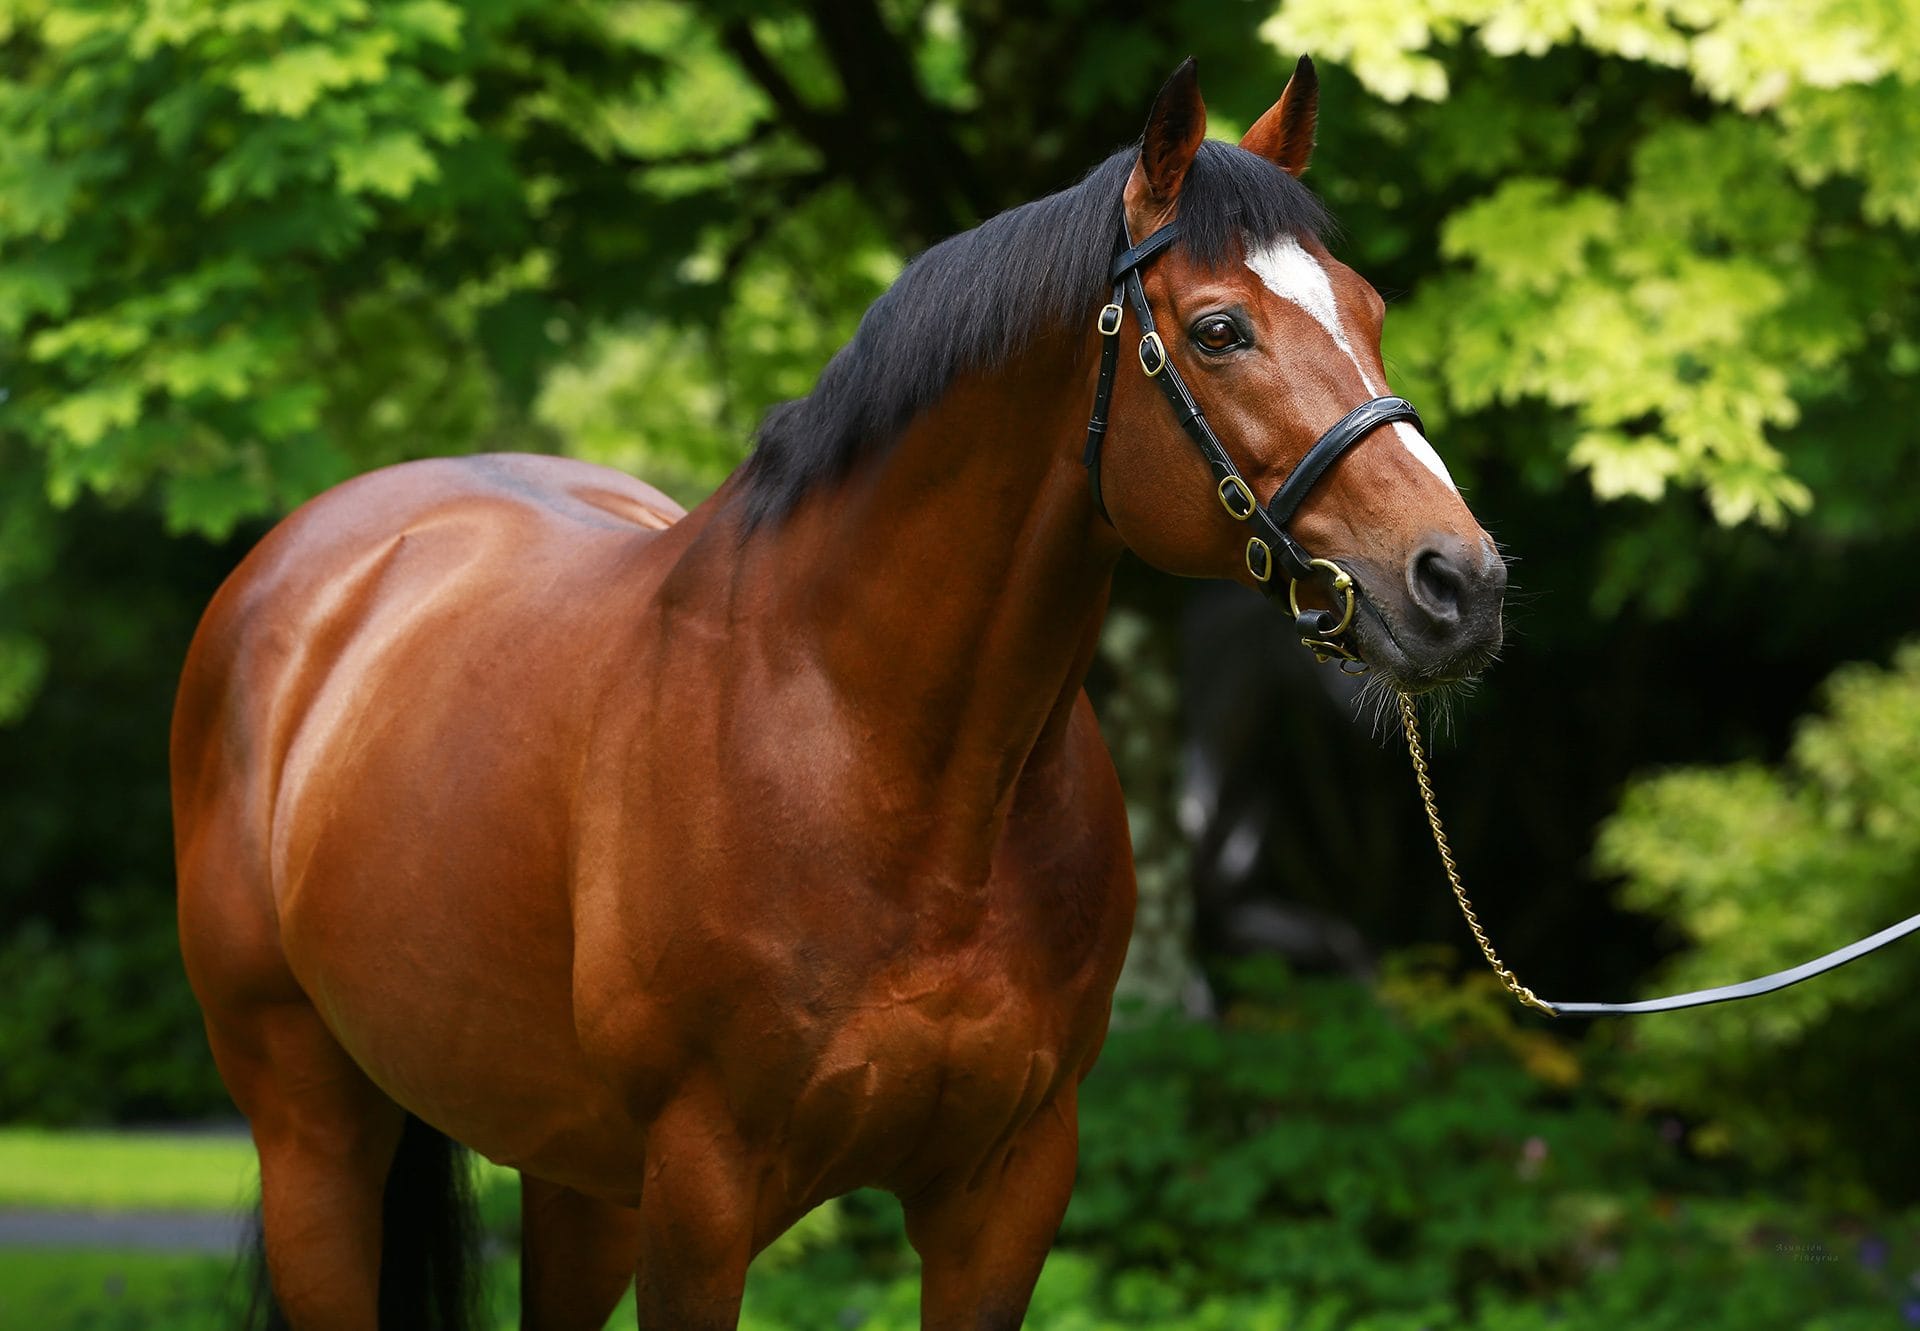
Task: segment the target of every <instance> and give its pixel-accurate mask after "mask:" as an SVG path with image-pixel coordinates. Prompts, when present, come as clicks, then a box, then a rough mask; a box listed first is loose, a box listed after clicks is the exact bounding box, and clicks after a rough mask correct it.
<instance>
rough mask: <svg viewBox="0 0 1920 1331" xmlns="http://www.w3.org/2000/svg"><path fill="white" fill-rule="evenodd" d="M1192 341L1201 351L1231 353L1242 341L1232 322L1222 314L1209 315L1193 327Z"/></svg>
mask: <svg viewBox="0 0 1920 1331" xmlns="http://www.w3.org/2000/svg"><path fill="white" fill-rule="evenodd" d="M1193 340H1194V342H1195V344H1196V345H1198V346H1199V347H1200V348H1201V350H1203V351H1231V350H1233V349H1234V348H1235V347H1237V346H1239V345H1240V343H1241V340H1242V339H1241V337H1240V330H1239V329H1238V328H1236V327H1235V326H1234V322H1233V320H1231V319H1229V318H1227V317H1226V316H1225V315H1224V314H1210V315H1208V316H1207V317H1206V318H1204V319H1202V320H1201V321H1200V322H1199V323H1197V324H1195V325H1194V326H1193Z"/></svg>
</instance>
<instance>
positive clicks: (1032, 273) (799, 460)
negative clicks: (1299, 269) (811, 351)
mask: <svg viewBox="0 0 1920 1331" xmlns="http://www.w3.org/2000/svg"><path fill="white" fill-rule="evenodd" d="M1138 152H1139V149H1138V147H1137V146H1136V147H1129V148H1124V149H1122V150H1121V151H1119V152H1117V153H1115V154H1114V155H1113V156H1112V157H1109V158H1108V159H1107V160H1106V161H1104V162H1102V163H1101V164H1100V165H1099V166H1096V167H1095V168H1094V169H1093V170H1092V171H1090V172H1088V173H1087V175H1086V176H1085V178H1083V179H1082V180H1081V181H1080V183H1079V184H1077V185H1073V186H1071V187H1069V188H1067V189H1064V190H1061V191H1060V192H1059V193H1058V194H1051V195H1048V196H1047V197H1046V198H1044V199H1038V200H1035V201H1034V202H1032V203H1027V204H1022V205H1021V206H1020V207H1018V208H1011V209H1009V210H1008V211H1006V212H1004V213H1001V214H1000V215H999V216H997V217H994V218H991V219H989V220H988V221H986V222H984V223H982V224H981V225H980V226H977V227H975V228H974V229H973V230H971V231H965V232H962V233H961V234H959V235H957V236H952V237H949V238H948V239H946V240H943V241H941V242H940V243H939V244H937V245H935V246H933V247H932V248H931V249H928V250H927V251H926V252H925V253H923V254H921V255H920V256H919V257H918V258H916V259H914V260H913V262H911V263H909V264H908V265H907V267H906V270H905V271H904V272H902V273H901V274H900V277H899V280H897V281H896V282H894V284H893V286H892V287H891V288H889V289H888V290H887V291H886V292H885V294H883V295H882V296H881V297H880V298H879V299H878V300H876V301H874V302H873V304H872V305H871V306H870V307H869V308H868V310H867V312H866V314H865V316H863V317H862V318H861V320H860V327H859V329H858V330H857V331H856V332H855V333H854V335H853V341H851V342H849V343H848V344H847V345H846V346H844V347H842V348H841V349H840V350H839V351H838V352H836V353H835V355H834V357H833V359H832V360H830V361H828V362H827V367H826V369H825V370H823V371H821V374H820V381H819V382H818V383H816V384H815V385H814V388H813V391H812V392H811V393H809V394H807V396H805V397H803V398H795V399H794V400H793V401H791V402H782V403H780V404H779V405H777V406H775V407H774V408H772V409H771V410H770V411H768V412H767V414H766V417H765V419H763V420H762V421H761V423H760V429H759V431H758V433H757V435H756V438H755V447H754V451H753V455H752V456H751V457H750V458H748V460H747V463H746V466H745V468H744V469H743V471H742V476H743V478H744V484H745V494H746V503H747V523H748V526H749V527H751V526H754V525H757V524H758V523H761V522H764V521H769V520H775V521H777V520H778V519H779V518H781V517H783V516H784V515H785V514H786V513H788V512H789V511H790V510H791V509H792V508H793V506H794V505H795V504H796V503H798V502H799V500H800V499H801V497H802V496H803V495H805V494H806V493H807V492H808V491H809V490H811V489H812V488H813V487H814V486H816V485H819V484H823V483H829V482H832V481H836V480H838V479H840V478H841V477H842V476H844V475H845V474H846V473H847V471H848V470H849V469H850V468H851V467H852V466H853V464H854V463H855V462H856V461H857V460H858V459H860V458H861V457H863V456H866V455H867V454H869V453H874V452H878V451H880V450H882V449H884V448H886V447H887V446H888V445H890V444H891V443H892V442H893V440H894V439H895V437H896V436H898V435H899V433H900V431H901V430H903V429H904V428H905V427H906V425H907V424H908V422H910V421H911V420H912V419H913V418H914V417H915V416H916V415H918V414H919V413H920V412H922V411H924V410H926V409H927V408H928V407H930V406H932V405H933V404H934V403H935V402H936V401H938V400H939V399H940V397H941V395H942V394H944V393H945V392H946V391H947V387H948V385H950V384H951V383H952V382H953V380H954V378H955V376H957V375H959V374H962V373H964V372H967V371H972V370H992V369H994V368H995V367H997V366H1001V365H1005V364H1006V363H1007V362H1008V361H1010V360H1011V359H1013V358H1014V357H1015V356H1017V355H1019V354H1020V353H1021V352H1022V351H1023V350H1025V349H1026V347H1027V346H1028V345H1029V344H1030V343H1031V342H1032V340H1033V339H1034V338H1035V337H1036V336H1038V335H1040V334H1042V333H1046V332H1051V331H1053V330H1056V329H1061V328H1066V327H1070V326H1073V325H1075V324H1078V323H1081V322H1087V323H1090V322H1091V320H1092V316H1093V313H1094V311H1096V310H1097V309H1099V307H1100V306H1101V305H1103V304H1105V303H1106V300H1107V297H1108V296H1109V295H1110V294H1111V291H1112V287H1111V286H1110V285H1109V284H1108V282H1107V265H1108V263H1109V262H1110V261H1111V260H1112V258H1113V255H1114V252H1115V249H1116V248H1117V246H1116V241H1117V240H1118V237H1119V232H1120V196H1121V191H1122V190H1123V189H1124V188H1125V186H1126V183H1127V175H1128V173H1129V172H1130V171H1131V170H1132V169H1133V163H1134V159H1135V158H1136V156H1137V155H1138ZM1179 218H1180V240H1179V242H1178V244H1179V246H1180V247H1181V248H1182V249H1184V250H1185V251H1186V253H1187V254H1189V255H1190V256H1192V258H1193V259H1194V260H1195V261H1196V262H1198V263H1200V264H1202V265H1204V266H1208V267H1213V266H1217V265H1218V264H1220V263H1221V262H1223V261H1224V260H1225V259H1226V257H1227V256H1228V255H1229V254H1230V253H1232V252H1233V246H1234V243H1235V241H1236V240H1237V239H1238V238H1239V237H1240V235H1241V234H1243V233H1244V234H1245V235H1246V236H1247V237H1249V238H1250V239H1251V241H1252V242H1253V243H1256V244H1257V243H1259V242H1261V241H1265V240H1269V239H1272V238H1273V237H1276V236H1279V235H1282V234H1293V235H1302V234H1310V235H1316V236H1318V235H1323V234H1324V233H1325V232H1326V231H1327V230H1328V229H1329V228H1330V227H1331V225H1332V222H1331V219H1330V218H1329V217H1328V215H1327V211H1326V209H1325V207H1324V206H1323V205H1322V204H1321V203H1320V201H1319V200H1318V199H1316V198H1315V197H1314V196H1313V195H1312V194H1311V193H1309V192H1308V191H1307V189H1306V187H1305V186H1304V185H1302V184H1300V182H1299V181H1297V180H1295V179H1294V178H1293V177H1292V176H1290V175H1288V174H1287V173H1286V172H1284V171H1282V170H1281V169H1280V168H1279V167H1277V166H1275V165H1273V164H1272V163H1271V162H1269V161H1267V160H1266V159H1265V158H1262V157H1258V156H1256V155H1255V154H1253V153H1250V152H1246V151H1245V150H1243V149H1241V148H1238V147H1235V146H1233V145H1231V144H1226V143H1221V142H1217V141H1214V140H1209V141H1207V142H1205V143H1202V144H1201V145H1200V152H1199V155H1198V156H1197V157H1196V158H1195V159H1194V163H1193V167H1192V169H1191V170H1190V171H1189V172H1188V174H1187V179H1186V184H1185V185H1184V186H1183V187H1182V189H1181V191H1180V210H1179ZM1135 239H1139V237H1135Z"/></svg>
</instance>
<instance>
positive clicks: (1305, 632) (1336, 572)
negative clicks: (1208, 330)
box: [1080, 220, 1424, 670]
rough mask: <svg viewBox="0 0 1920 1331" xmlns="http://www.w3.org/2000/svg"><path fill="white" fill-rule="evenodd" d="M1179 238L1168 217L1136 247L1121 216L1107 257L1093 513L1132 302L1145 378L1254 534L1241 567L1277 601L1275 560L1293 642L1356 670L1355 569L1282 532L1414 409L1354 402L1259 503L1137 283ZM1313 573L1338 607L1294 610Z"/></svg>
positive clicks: (1099, 500) (1102, 508)
mask: <svg viewBox="0 0 1920 1331" xmlns="http://www.w3.org/2000/svg"><path fill="white" fill-rule="evenodd" d="M1179 238H1180V224H1179V223H1178V222H1169V223H1167V225H1165V226H1163V227H1161V228H1160V229H1159V230H1158V231H1155V232H1154V233H1153V234H1152V235H1150V236H1148V237H1147V238H1146V239H1145V240H1143V241H1141V242H1140V243H1139V244H1138V245H1136V244H1134V243H1133V237H1132V235H1131V234H1129V232H1128V231H1127V225H1126V222H1125V221H1124V220H1123V221H1122V222H1121V223H1120V252H1119V253H1118V254H1116V255H1115V256H1114V259H1113V264H1112V266H1111V267H1110V268H1109V269H1108V274H1107V275H1108V278H1109V279H1110V280H1111V281H1112V282H1113V299H1112V300H1111V301H1110V302H1108V304H1106V305H1105V306H1103V307H1102V308H1101V310H1100V315H1099V318H1098V319H1097V320H1096V321H1095V324H1094V326H1095V328H1096V329H1098V331H1099V333H1100V339H1101V345H1100V380H1099V384H1098V386H1097V387H1096V388H1095V389H1094V394H1093V412H1092V414H1091V415H1090V416H1089V417H1088V418H1087V445H1086V450H1085V452H1084V453H1083V454H1082V455H1081V459H1080V460H1081V462H1082V463H1084V464H1085V466H1086V468H1087V483H1088V484H1089V485H1090V486H1091V487H1092V489H1093V504H1094V507H1095V508H1096V509H1098V510H1099V513H1100V516H1101V517H1103V518H1106V519H1107V521H1108V523H1109V524H1111V523H1112V521H1113V519H1112V517H1111V516H1110V515H1109V514H1108V513H1107V504H1106V500H1105V499H1104V498H1103V497H1102V496H1101V493H1100V449H1101V445H1102V444H1103V443H1104V442H1105V440H1106V435H1107V411H1108V409H1109V407H1110V406H1111V405H1112V402H1113V376H1114V369H1115V367H1116V366H1117V365H1118V364H1119V361H1120V326H1121V324H1122V323H1124V322H1125V320H1126V309H1127V306H1131V307H1132V308H1133V314H1134V318H1135V319H1137V320H1138V321H1139V323H1140V368H1141V369H1142V370H1144V371H1145V372H1146V375H1147V377H1148V378H1149V379H1151V380H1153V381H1154V382H1155V383H1157V384H1159V385H1160V391H1161V392H1162V393H1163V394H1165V395H1166V399H1167V401H1168V403H1169V404H1171V405H1172V407H1173V414H1174V418H1175V419H1176V420H1177V421H1179V423H1180V428H1181V429H1182V430H1183V431H1185V432H1186V435H1187V438H1189V439H1191V440H1192V441H1193V444H1194V447H1195V448H1197V449H1199V450H1200V456H1201V458H1202V459H1203V460H1204V461H1205V462H1206V464H1207V466H1208V467H1209V468H1210V469H1211V470H1212V472H1213V478H1214V494H1215V496H1216V497H1217V498H1218V499H1219V500H1220V507H1222V508H1223V509H1225V510H1226V511H1227V515H1228V516H1229V517H1231V518H1232V519H1233V520H1234V521H1235V522H1245V523H1249V524H1251V525H1252V527H1253V534H1252V535H1250V536H1248V537H1247V548H1246V561H1247V572H1248V573H1250V574H1252V575H1253V580H1254V581H1255V582H1257V583H1259V584H1260V587H1261V589H1262V590H1263V591H1265V592H1266V593H1267V595H1268V596H1269V597H1275V598H1277V597H1278V596H1279V587H1278V586H1277V585H1276V584H1275V582H1274V579H1273V573H1274V567H1275V565H1276V563H1277V564H1278V566H1279V568H1280V570H1281V571H1282V572H1284V573H1285V574H1286V575H1287V603H1288V605H1289V607H1290V608H1291V610H1292V612H1293V622H1294V627H1295V628H1296V629H1297V630H1299V633H1300V641H1301V643H1302V644H1303V645H1305V646H1306V647H1308V648H1310V649H1311V650H1312V651H1313V653H1314V655H1315V656H1316V657H1318V658H1319V659H1320V660H1322V661H1326V660H1329V659H1332V658H1338V659H1339V660H1340V661H1341V662H1342V667H1341V668H1342V669H1345V668H1346V663H1348V662H1352V663H1355V664H1358V665H1359V666H1360V667H1361V669H1363V670H1364V669H1365V668H1366V664H1365V662H1363V661H1361V660H1360V658H1359V657H1358V656H1356V655H1355V654H1354V653H1353V650H1352V649H1351V648H1350V647H1348V646H1347V645H1346V644H1345V643H1344V642H1342V641H1341V640H1340V639H1341V636H1342V635H1343V634H1344V633H1345V632H1346V631H1347V629H1348V628H1350V627H1351V626H1352V624H1353V612H1354V604H1355V588H1354V581H1353V575H1352V574H1350V573H1348V572H1347V571H1346V570H1345V569H1343V568H1341V567H1340V566H1339V565H1338V564H1336V563H1334V562H1333V561H1332V560H1330V559H1316V558H1314V556H1313V555H1311V554H1309V553H1308V552H1307V550H1306V548H1305V547H1304V546H1302V545H1301V544H1300V543H1299V542H1298V541H1296V540H1295V539H1294V538H1293V536H1292V535H1291V534H1290V533H1289V532H1288V531H1287V523H1288V522H1289V521H1290V520H1291V519H1292V518H1293V515H1294V513H1295V512H1297V511H1298V510H1299V507H1300V505H1301V503H1302V501H1304V500H1305V499H1306V497H1307V495H1308V494H1309V493H1311V491H1312V490H1313V488H1314V486H1316V485H1318V484H1319V483H1320V480H1321V478H1322V477H1324V476H1325V475H1326V474H1327V470H1328V469H1329V468H1330V467H1332V466H1333V464H1334V463H1335V462H1336V461H1338V460H1339V458H1340V455H1341V454H1342V453H1345V452H1346V451H1347V450H1348V449H1349V448H1352V447H1353V446H1354V445H1355V444H1357V443H1359V442H1360V441H1361V440H1362V439H1365V438H1366V437H1367V436H1368V435H1370V434H1372V433H1373V432H1374V431H1375V430H1377V429H1379V428H1380V427H1381V426H1382V425H1390V424H1392V423H1393V422H1395V421H1407V422H1410V423H1411V424H1412V425H1413V427H1414V428H1415V429H1417V430H1422V431H1423V432H1424V427H1423V426H1422V425H1421V424H1420V413H1419V412H1417V411H1415V410H1414V409H1413V404H1412V403H1411V402H1409V401H1407V400H1406V399H1405V398H1399V397H1376V398H1373V399H1371V400H1369V401H1366V402H1363V403H1361V404H1360V405H1359V406H1357V407H1355V408H1354V409H1353V410H1352V411H1350V412H1348V413H1347V414H1346V415H1345V416H1343V417H1341V418H1340V419H1339V420H1338V421H1337V422H1335V423H1334V425H1333V426H1332V428H1331V429H1329V430H1328V431H1327V432H1326V433H1325V434H1323V435H1321V436H1320V438H1319V439H1318V440H1317V441H1315V443H1314V445H1313V447H1312V448H1310V449H1308V450H1307V455H1306V456H1305V457H1303V458H1301V459H1300V462H1299V465H1298V466H1296V467H1294V469H1293V470H1292V471H1291V472H1290V473H1288V475H1287V479H1286V480H1284V481H1282V482H1281V484H1280V488H1279V489H1278V490H1276V491H1274V493H1273V497H1272V498H1271V499H1269V500H1268V501H1267V503H1266V505H1265V507H1262V506H1261V504H1260V502H1259V500H1258V499H1257V498H1256V497H1255V496H1254V493H1253V487H1252V486H1250V485H1248V484H1247V479H1246V477H1245V476H1243V475H1241V474H1240V469H1239V468H1238V467H1237V466H1235V465H1234V461H1233V458H1232V457H1231V456H1230V455H1229V454H1228V452H1227V450H1226V446H1225V445H1223V444H1222V443H1221V442H1220V439H1219V436H1217V435H1215V434H1214V432H1213V427H1212V426H1210V425H1208V424H1207V418H1206V416H1205V414H1204V413H1202V412H1201V410H1200V406H1199V404H1198V403H1197V402H1195V401H1194V400H1193V394H1192V392H1190V391H1189V390H1188V388H1187V383H1186V380H1184V379H1182V378H1181V377H1180V370H1179V368H1178V367H1177V366H1176V365H1174V363H1173V357H1172V356H1171V355H1170V354H1169V353H1168V351H1167V344H1166V342H1165V341H1164V340H1162V338H1161V336H1160V333H1159V331H1158V330H1157V329H1156V328H1155V327H1154V323H1153V307H1152V306H1151V305H1150V304H1149V303H1148V301H1147V289H1146V287H1145V285H1143V284H1142V282H1141V280H1140V272H1141V270H1142V269H1143V268H1145V267H1146V266H1147V264H1149V263H1151V262H1152V261H1153V259H1154V257H1155V256H1157V255H1158V254H1159V253H1160V252H1161V251H1162V250H1164V249H1166V248H1167V247H1168V246H1169V245H1171V244H1173V242H1174V241H1176V240H1178V239H1179ZM1122 302H1124V304H1123V303H1122ZM1318 573H1325V574H1326V575H1327V576H1328V578H1329V580H1330V582H1331V585H1332V587H1333V592H1334V595H1335V597H1336V598H1337V601H1338V603H1339V605H1340V611H1339V613H1337V614H1336V613H1334V612H1333V611H1330V610H1302V609H1301V608H1300V584H1301V582H1303V581H1305V580H1306V579H1309V578H1312V577H1314V576H1315V575H1316V574H1318Z"/></svg>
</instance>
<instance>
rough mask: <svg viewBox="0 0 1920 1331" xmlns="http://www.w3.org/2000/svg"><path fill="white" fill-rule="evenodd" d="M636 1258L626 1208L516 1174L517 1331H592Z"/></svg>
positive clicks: (636, 1242)
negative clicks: (518, 1195)
mask: <svg viewBox="0 0 1920 1331" xmlns="http://www.w3.org/2000/svg"><path fill="white" fill-rule="evenodd" d="M639 1253H640V1213H639V1212H638V1211H636V1210H635V1209H633V1208H632V1207H630V1206H619V1205H616V1204H615V1203H613V1202H603V1201H600V1200H598V1199H596V1198H593V1197H589V1196H587V1195H586V1194H584V1193H579V1192H575V1191H574V1190H573V1189H572V1188H566V1187H562V1186H561V1185H560V1184H558V1183H548V1182H547V1181H546V1180H545V1179H537V1178H534V1177H533V1176H531V1175H529V1174H522V1175H521V1176H520V1325H521V1331H600V1328H601V1327H603V1326H605V1325H606V1324H607V1318H608V1317H609V1316H611V1315H612V1313H613V1310H614V1307H615V1306H616V1305H617V1304H618V1303H619V1302H620V1296H621V1295H623V1294H625V1293H626V1292H627V1287H628V1286H629V1285H631V1284H632V1283H633V1272H634V1267H635V1265H636V1263H637V1261H638V1259H639Z"/></svg>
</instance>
